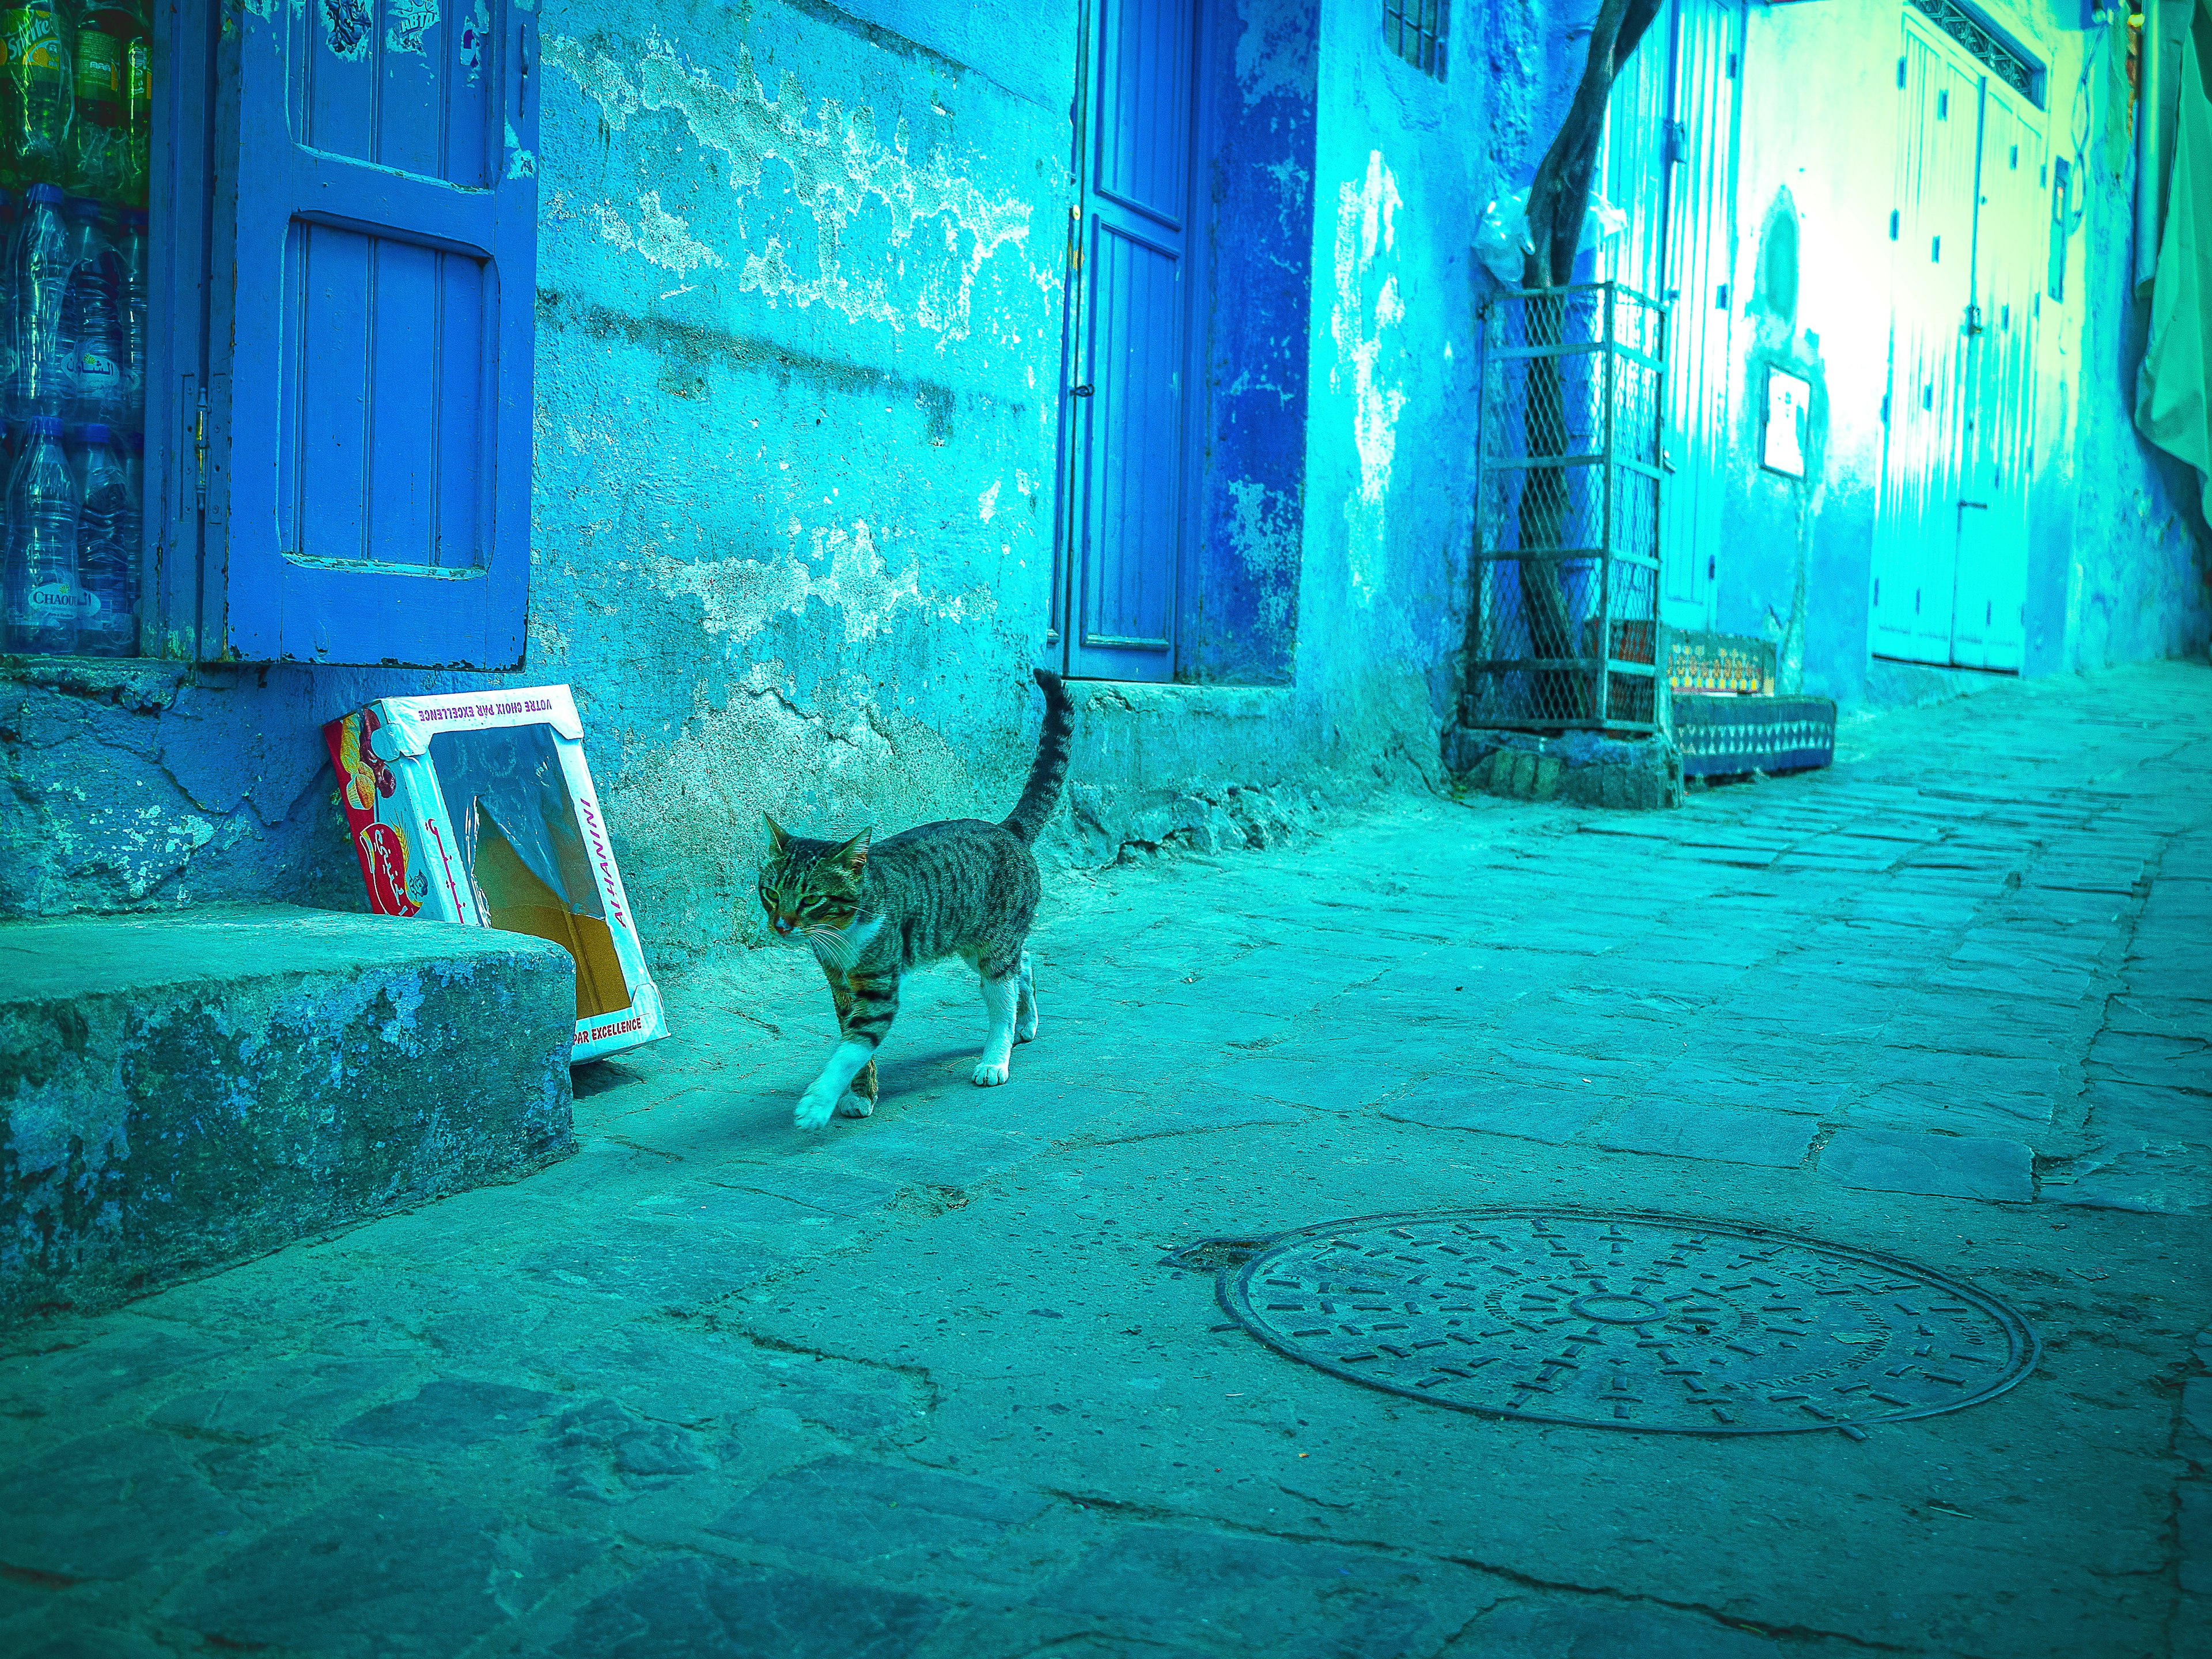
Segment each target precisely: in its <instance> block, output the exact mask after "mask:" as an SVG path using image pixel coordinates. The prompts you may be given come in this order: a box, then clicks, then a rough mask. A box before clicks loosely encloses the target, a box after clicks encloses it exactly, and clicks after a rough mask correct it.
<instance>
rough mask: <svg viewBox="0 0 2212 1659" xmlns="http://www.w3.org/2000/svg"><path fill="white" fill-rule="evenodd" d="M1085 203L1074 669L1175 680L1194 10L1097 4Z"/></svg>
mask: <svg viewBox="0 0 2212 1659" xmlns="http://www.w3.org/2000/svg"><path fill="white" fill-rule="evenodd" d="M1098 15H1099V25H1100V26H1099V29H1098V33H1097V45H1096V46H1095V47H1094V56H1095V60H1096V62H1097V76H1096V80H1095V82H1094V88H1093V95H1092V100H1091V144H1090V154H1089V155H1088V157H1087V158H1086V161H1087V166H1086V167H1085V191H1084V197H1085V200H1084V209H1085V213H1084V218H1085V225H1084V229H1085V239H1084V242H1085V246H1084V267H1085V277H1086V281H1087V294H1086V297H1085V302H1084V313H1083V323H1082V343H1083V349H1082V352H1081V356H1080V358H1079V362H1080V363H1081V365H1082V368H1081V374H1082V379H1083V380H1084V381H1085V383H1086V384H1088V385H1089V386H1090V387H1091V395H1090V396H1089V397H1088V398H1084V399H1081V400H1079V402H1078V403H1077V404H1076V405H1075V407H1076V409H1077V410H1078V413H1077V414H1076V415H1075V416H1074V419H1075V422H1076V423H1077V427H1078V431H1077V433H1076V435H1075V442H1074V453H1075V476H1076V500H1077V506H1076V512H1075V519H1074V531H1075V537H1076V544H1077V547H1076V557H1075V559H1074V561H1073V585H1072V592H1071V593H1070V595H1069V612H1070V623H1071V626H1070V628H1069V630H1068V632H1069V635H1070V637H1069V641H1068V659H1067V660H1068V670H1069V671H1070V672H1071V673H1076V674H1087V675H1092V676H1097V677H1099V678H1112V679H1166V678H1170V676H1171V675H1172V674H1173V673H1174V671H1175V629H1176V572H1177V568H1178V566H1179V564H1180V562H1181V550H1182V541H1183V538H1184V534H1185V527H1186V520H1187V516H1188V515H1187V513H1186V511H1185V490H1186V477H1185V474H1186V471H1187V466H1186V455H1185V451H1184V434H1185V432H1186V430H1187V429H1188V427H1187V423H1186V419H1185V410H1184V404H1185V397H1186V391H1187V384H1188V362H1187V358H1188V319H1189V314H1190V305H1189V298H1188V290H1189V286H1190V275H1189V265H1190V263H1191V255H1192V253H1193V252H1194V250H1195V246H1196V244H1197V241H1198V233H1197V229H1196V227H1195V226H1194V224H1193V222H1192V221H1193V219H1194V205H1193V203H1192V201H1191V195H1192V191H1191V179H1192V156H1191V149H1190V146H1191V128H1192V125H1193V123H1192V107H1193V106H1192V99H1193V82H1192V72H1193V64H1192V61H1191V60H1192V57H1193V54H1194V47H1195V44H1196V33H1197V31H1196V16H1195V13H1194V9H1193V0H1102V3H1101V4H1100V7H1099V14H1098Z"/></svg>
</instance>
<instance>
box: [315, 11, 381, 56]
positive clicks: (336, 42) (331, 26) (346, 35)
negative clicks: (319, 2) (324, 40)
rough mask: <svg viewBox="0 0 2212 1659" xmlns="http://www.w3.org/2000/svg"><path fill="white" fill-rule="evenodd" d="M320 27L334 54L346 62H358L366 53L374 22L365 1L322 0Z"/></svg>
mask: <svg viewBox="0 0 2212 1659" xmlns="http://www.w3.org/2000/svg"><path fill="white" fill-rule="evenodd" d="M323 27H324V31H325V33H326V34H327V35H328V37H329V39H330V43H331V52H332V54H333V55H335V56H337V57H339V58H343V59H345V61H346V62H347V63H349V64H358V63H360V62H361V61H362V59H364V58H367V57H368V47H369V40H370V36H371V33H372V32H373V31H374V28H375V24H374V21H371V19H370V17H369V15H368V5H367V4H366V3H365V0H323Z"/></svg>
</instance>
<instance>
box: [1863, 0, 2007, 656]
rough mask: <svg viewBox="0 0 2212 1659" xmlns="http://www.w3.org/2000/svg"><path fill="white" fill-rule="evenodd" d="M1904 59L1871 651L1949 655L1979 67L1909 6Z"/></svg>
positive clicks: (1969, 294)
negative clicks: (1946, 46) (1959, 58)
mask: <svg viewBox="0 0 2212 1659" xmlns="http://www.w3.org/2000/svg"><path fill="white" fill-rule="evenodd" d="M1902 59H1903V65H1904V69H1903V74H1902V76H1901V80H1902V82H1903V84H1902V85H1900V86H1899V88H1898V98H1899V106H1900V107H1899V143H1898V149H1897V161H1896V167H1897V191H1896V197H1895V201H1896V204H1897V206H1896V213H1897V219H1896V226H1897V229H1896V240H1894V242H1893V244H1892V246H1891V250H1890V295H1891V301H1890V303H1891V317H1892V321H1891V331H1890V386H1889V399H1888V403H1889V409H1888V414H1889V428H1888V435H1887V442H1886V444H1885V446H1884V456H1883V469H1882V472H1883V476H1882V500H1881V513H1880V516H1879V519H1878V521H1877V525H1876V531H1875V563H1874V596H1873V599H1874V649H1875V652H1876V653H1877V654H1880V655H1882V656H1891V657H1900V658H1904V659H1908V660H1911V661H1916V662H1934V663H1948V662H1949V661H1950V660H1951V631H1952V618H1953V600H1954V592H1955V589H1956V585H1957V574H1958V550H1959V517H1960V507H1959V502H1960V501H1961V500H1962V499H1964V495H1963V491H1962V489H1961V487H1960V486H1961V484H1962V483H1963V482H1964V480H1963V475H1962V471H1961V459H1962V453H1961V441H1962V438H1963V430H1964V417H1965V410H1966V384H1965V372H1964V371H1965V362H1964V344H1965V339H1966V336H1965V325H1966V307H1967V306H1968V305H1969V304H1970V303H1971V302H1972V295H1973V279H1972V266H1973V235H1974V195H1975V175H1976V169H1977V167H1978V161H1979V157H1980V143H1979V133H1978V126H1979V114H1980V102H1981V98H1980V77H1979V76H1976V75H1972V74H1970V73H1969V72H1968V71H1967V70H1966V69H1965V68H1963V67H1961V66H1960V64H1958V63H1956V62H1955V61H1954V59H1953V58H1952V56H1951V54H1950V53H1949V52H1947V51H1945V50H1943V49H1942V47H1941V46H1939V45H1938V44H1937V42H1936V40H1935V39H1934V38H1933V36H1932V35H1930V34H1929V33H1928V32H1927V31H1926V30H1924V29H1923V27H1921V26H1920V25H1919V24H1918V22H1917V20H1916V19H1915V18H1914V17H1913V16H1912V15H1911V14H1907V15H1906V17H1905V35H1904V42H1903V52H1902Z"/></svg>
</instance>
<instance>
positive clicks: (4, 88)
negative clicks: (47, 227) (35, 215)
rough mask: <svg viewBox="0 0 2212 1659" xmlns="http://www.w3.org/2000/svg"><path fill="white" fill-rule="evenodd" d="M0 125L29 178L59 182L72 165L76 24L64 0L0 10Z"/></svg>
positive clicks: (31, 0)
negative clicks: (0, 53) (0, 50)
mask: <svg viewBox="0 0 2212 1659" xmlns="http://www.w3.org/2000/svg"><path fill="white" fill-rule="evenodd" d="M0 34H4V36H5V39H4V40H0V46H5V48H6V51H7V58H6V60H5V65H4V67H0V127H4V129H5V131H4V134H0V137H4V141H5V142H4V145H0V148H4V149H8V150H10V151H12V152H14V155H15V167H16V171H17V175H18V177H20V178H21V179H23V180H24V181H26V182H27V183H34V184H44V185H58V184H60V183H61V182H62V181H63V180H64V179H65V178H67V177H68V175H69V171H70V125H71V122H72V119H73V118H74V116H75V114H76V64H75V63H74V62H73V61H72V60H73V59H74V58H75V56H76V54H75V52H74V50H73V49H74V47H75V46H76V28H75V27H74V26H73V25H72V23H71V21H70V11H69V9H68V7H67V6H66V5H65V4H64V0H20V3H11V4H10V5H9V7H8V8H7V9H5V10H0Z"/></svg>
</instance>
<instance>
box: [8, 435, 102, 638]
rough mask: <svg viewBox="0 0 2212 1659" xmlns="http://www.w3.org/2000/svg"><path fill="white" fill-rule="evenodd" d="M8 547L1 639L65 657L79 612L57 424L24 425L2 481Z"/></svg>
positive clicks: (66, 476)
mask: <svg viewBox="0 0 2212 1659" xmlns="http://www.w3.org/2000/svg"><path fill="white" fill-rule="evenodd" d="M7 509H8V517H7V540H6V551H5V555H4V557H0V634H4V635H6V637H7V648H8V649H9V650H10V651H41V652H46V653H52V654H55V655H62V656H66V655H68V654H70V653H72V652H74V651H75V650H76V643H77V617H78V614H79V612H80V611H82V608H83V598H82V590H81V589H80V588H79V587H78V586H77V574H76V480H75V479H73V478H71V477H70V469H69V462H68V460H67V459H66V458H64V455H63V454H62V423H61V422H59V421H58V420H56V419H55V418H54V417H53V416H51V415H40V416H36V417H34V418H33V420H32V422H30V430H29V432H28V434H27V435H26V437H25V439H24V441H23V453H22V455H21V459H18V460H17V461H16V463H15V471H14V472H12V473H11V474H9V478H8V502H7Z"/></svg>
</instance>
